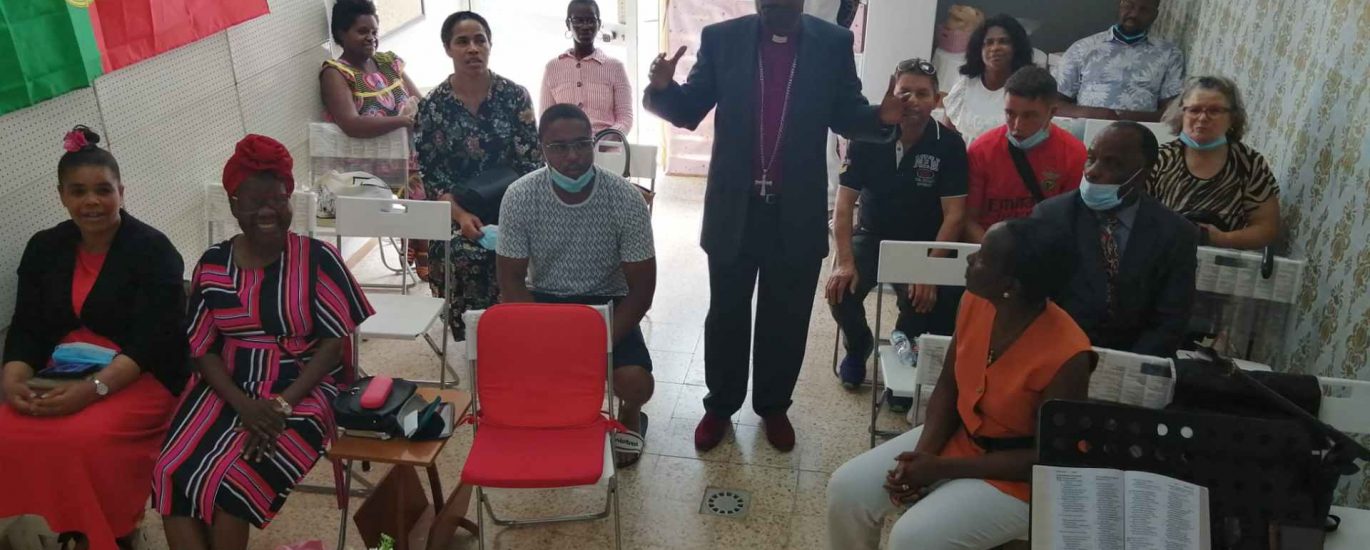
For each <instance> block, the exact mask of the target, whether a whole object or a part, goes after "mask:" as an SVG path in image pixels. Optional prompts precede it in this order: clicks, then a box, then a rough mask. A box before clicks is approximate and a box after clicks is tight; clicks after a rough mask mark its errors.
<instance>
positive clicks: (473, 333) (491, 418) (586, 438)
mask: <svg viewBox="0 0 1370 550" xmlns="http://www.w3.org/2000/svg"><path fill="white" fill-rule="evenodd" d="M465 319H466V327H467V328H466V330H467V337H466V342H467V358H468V360H469V361H470V366H471V381H472V382H471V384H472V387H473V388H474V392H473V395H472V403H471V406H472V410H473V414H472V415H471V418H472V422H473V423H474V424H475V427H476V429H475V441H474V442H473V443H472V444H471V452H470V454H469V455H468V456H467V458H466V466H465V467H464V468H463V469H462V473H461V482H462V483H463V484H466V485H471V486H474V487H475V490H476V502H477V505H476V524H477V526H481V525H482V524H483V523H484V519H485V517H484V516H485V514H486V513H489V514H490V519H491V520H492V521H494V523H495V524H496V525H501V526H521V525H535V524H547V523H562V522H570V521H585V520H594V519H603V518H605V517H608V516H609V515H610V514H611V513H612V514H613V517H614V546H615V548H618V547H620V546H621V544H620V541H621V539H622V532H621V530H620V527H619V505H618V479H617V477H616V475H615V472H614V466H613V453H612V452H611V451H610V437H611V436H612V434H613V432H615V431H618V430H621V429H622V425H621V424H619V423H618V422H617V421H615V420H613V419H614V418H615V416H614V411H613V408H614V402H615V401H616V400H615V399H612V398H610V397H612V396H613V378H612V377H611V376H609V374H610V372H611V370H612V365H613V363H612V361H611V357H610V354H611V352H612V343H611V341H610V337H609V329H608V327H609V326H610V325H609V309H608V308H607V307H591V306H583V305H567V304H501V305H497V306H494V307H492V308H490V309H489V310H485V311H471V312H467V313H466V315H465ZM606 401H607V402H608V403H609V411H608V412H607V413H606V412H604V410H603V405H604V403H605V402H606ZM599 482H604V483H606V486H607V494H606V496H605V502H604V510H603V511H601V512H599V513H594V514H584V515H572V516H557V517H546V518H536V519H519V520H514V519H501V518H500V517H499V516H498V515H496V514H495V511H494V508H493V507H492V506H491V505H490V501H489V499H488V498H487V496H486V495H485V493H484V491H483V488H486V487H496V488H504V489H553V488H563V487H577V486H585V485H595V484H597V483H599ZM479 540H480V548H485V530H484V529H480V530H479Z"/></svg>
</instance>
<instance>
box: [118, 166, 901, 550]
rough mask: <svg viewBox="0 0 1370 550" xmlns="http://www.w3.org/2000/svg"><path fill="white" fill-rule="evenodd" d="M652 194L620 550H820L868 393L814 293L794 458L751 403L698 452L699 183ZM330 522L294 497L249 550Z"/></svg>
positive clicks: (157, 540)
mask: <svg viewBox="0 0 1370 550" xmlns="http://www.w3.org/2000/svg"><path fill="white" fill-rule="evenodd" d="M658 188H659V190H660V194H659V196H658V197H657V203H656V210H655V212H654V218H653V225H654V228H655V231H656V246H657V254H658V262H659V263H658V272H659V274H660V275H659V281H658V285H657V296H656V300H655V305H654V306H653V308H652V310H651V312H650V313H649V316H648V317H649V318H648V319H647V320H646V321H645V322H644V328H645V329H646V332H647V334H648V347H649V348H651V349H652V353H653V360H654V362H655V363H656V376H657V390H656V395H655V397H653V399H652V401H651V402H650V403H649V404H648V405H647V406H646V408H645V410H646V412H647V414H648V415H650V416H651V418H652V423H651V431H650V433H649V434H648V435H647V440H648V446H647V456H646V457H645V458H644V459H643V460H642V462H641V463H639V464H638V465H637V466H636V467H635V468H633V469H630V470H626V471H625V472H623V474H622V478H623V481H622V487H623V491H622V493H621V499H622V507H623V510H624V512H623V518H622V529H623V535H624V548H633V549H706V548H767V549H769V548H803V549H812V548H823V547H825V546H826V541H825V536H826V535H825V533H826V523H825V520H824V517H823V513H824V498H825V497H824V489H825V487H826V486H827V479H828V475H829V474H830V473H831V472H832V470H833V469H834V468H836V467H837V466H839V465H841V464H842V463H843V462H844V461H845V460H847V459H848V458H850V457H852V456H854V455H855V454H857V453H859V452H861V451H862V450H864V449H865V448H866V445H867V437H866V423H867V420H868V417H867V413H866V411H867V410H868V409H867V406H868V403H869V394H867V393H857V394H853V393H848V392H846V391H843V390H842V389H841V388H840V387H839V386H838V385H837V383H836V381H835V380H834V378H833V376H832V374H831V371H830V365H831V360H832V345H833V336H832V335H833V322H832V320H831V318H830V317H829V316H828V315H827V311H826V307H824V306H823V305H822V304H821V302H820V298H819V297H818V296H817V295H815V299H814V315H813V322H812V324H811V328H810V331H809V345H808V354H807V356H806V360H805V363H804V368H803V372H802V374H801V376H800V381H799V385H798V388H797V389H796V391H795V398H794V400H795V404H794V406H793V408H792V409H791V411H790V416H791V418H792V419H793V421H794V424H795V427H796V429H797V431H798V435H799V438H798V444H797V446H796V447H795V449H794V451H792V452H790V453H779V452H777V451H775V450H774V449H773V448H771V446H770V445H769V444H768V443H767V442H766V440H765V435H764V434H763V433H762V432H761V430H760V428H759V427H758V425H759V423H760V422H759V419H758V418H757V417H756V415H755V414H753V413H752V412H751V410H750V406H751V405H750V403H748V404H747V405H745V406H744V409H743V411H742V412H740V413H739V414H738V415H737V416H736V417H734V421H735V422H736V425H735V430H734V433H733V435H730V436H729V437H728V438H727V440H726V441H725V442H724V443H723V444H722V445H720V446H719V447H718V448H716V449H714V450H712V451H710V452H708V453H703V454H700V453H697V452H696V451H695V449H694V443H693V434H694V427H695V422H697V420H698V419H699V417H700V416H701V415H702V414H703V409H702V406H701V404H700V399H701V398H702V397H703V396H704V394H705V393H706V389H705V388H704V386H703V383H704V373H703V367H704V364H703V361H702V357H703V354H702V351H703V343H702V327H703V322H704V315H705V313H706V308H707V304H708V292H709V291H708V279H707V277H706V270H705V257H704V254H703V252H702V251H701V250H700V249H699V247H698V245H697V244H696V243H697V240H698V235H699V223H700V214H701V209H702V197H703V182H702V181H700V180H693V179H666V180H664V181H662V182H661V183H660V185H659V186H658ZM377 263H378V262H376V258H375V256H374V254H373V255H372V256H370V257H369V258H368V260H367V261H366V262H364V263H363V264H362V265H359V266H358V268H357V272H358V274H359V276H360V277H362V278H363V279H366V280H376V279H375V275H376V274H377V273H379V272H380V270H379V269H378V265H377ZM453 349H454V350H457V352H456V353H455V354H454V356H453V357H452V362H453V364H454V365H458V368H459V369H460V370H459V372H462V373H463V386H464V385H465V384H464V382H465V378H466V376H465V374H464V373H465V367H464V365H465V362H464V353H462V351H461V350H462V348H461V347H460V346H455V347H454V348H453ZM362 363H363V365H364V366H366V367H367V368H368V369H369V370H370V371H372V372H383V373H387V374H393V375H400V376H409V377H424V378H428V377H432V376H433V375H435V374H436V368H437V363H436V360H435V359H434V357H433V356H432V355H431V354H430V353H429V352H428V351H427V349H426V346H424V345H423V344H421V343H419V342H413V343H408V342H388V341H387V342H382V341H368V342H366V343H364V344H363V346H362ZM888 421H889V423H890V424H891V425H896V424H898V423H902V420H898V419H888ZM470 442H471V432H470V429H469V428H465V429H463V430H461V431H460V432H459V433H458V435H456V436H455V437H453V438H452V440H451V441H450V442H449V443H448V444H447V448H446V450H445V451H444V454H443V457H442V459H441V462H440V464H441V465H442V467H441V474H442V482H443V485H444V487H446V488H447V489H449V490H450V489H451V488H452V487H455V486H456V483H457V480H458V477H459V470H460V468H461V465H462V461H463V459H464V458H465V455H466V449H467V448H468V446H469V445H470ZM385 471H386V467H384V466H378V467H376V468H375V469H373V471H372V472H371V473H370V474H368V477H369V478H371V479H379V478H380V476H381V475H383V474H384V472H385ZM310 481H312V482H313V483H316V484H331V482H332V469H331V468H329V467H328V466H327V465H321V466H318V467H315V469H314V471H313V473H312V474H311V475H310ZM709 487H720V488H729V489H740V490H743V491H748V492H750V493H751V495H752V508H751V510H750V512H749V513H748V514H747V515H746V517H743V518H720V517H710V516H704V515H700V514H699V508H700V501H701V499H702V497H703V494H704V491H705V490H706V489H707V488H709ZM492 498H493V499H494V501H495V505H496V507H497V508H499V509H502V510H503V511H504V512H507V513H509V514H511V515H518V514H546V513H552V512H558V511H562V510H581V511H590V510H591V509H592V508H593V507H594V506H597V505H600V504H601V503H602V502H603V501H602V500H601V499H602V498H603V495H602V492H598V491H588V490H580V489H576V490H563V491H555V492H548V491H527V492H522V493H518V494H515V493H510V492H502V493H494V494H493V496H492ZM353 510H354V511H355V505H354V508H353ZM471 513H472V514H474V508H473V509H472V511H471ZM338 519H339V511H338V510H337V509H336V507H335V506H334V501H333V497H332V496H331V495H319V494H308V493H296V494H295V495H292V496H291V497H290V501H289V502H288V503H287V504H286V506H285V508H284V510H282V512H281V514H280V516H279V517H278V518H277V519H276V521H275V523H273V524H272V525H271V526H270V527H269V528H268V529H266V530H265V531H254V532H253V539H252V544H251V548H254V549H263V550H274V549H276V548H277V547H279V546H280V545H282V544H287V543H292V542H297V541H302V540H307V539H320V540H322V541H323V542H324V544H325V546H326V547H327V548H333V547H334V545H335V544H336V540H337V526H338ZM349 523H350V522H349ZM349 531H350V534H349V535H348V541H347V542H348V548H361V547H362V543H361V539H360V538H358V536H357V534H356V531H355V529H354V528H351V527H349ZM493 532H494V536H493V544H490V545H489V546H488V547H490V548H500V549H515V548H519V549H522V548H529V549H532V548H557V549H559V550H571V549H577V548H609V547H611V546H610V544H611V542H612V537H613V529H612V524H611V523H610V522H609V521H607V520H606V521H599V522H590V523H581V524H567V525H561V526H556V527H540V528H539V527H533V528H521V529H515V530H508V531H500V530H495V531H493ZM144 533H145V538H146V542H145V544H144V547H146V548H157V549H160V548H165V547H166V546H165V542H164V540H163V536H162V533H161V525H160V521H159V520H158V519H157V518H155V517H149V518H148V520H147V522H146V528H145V530H144ZM474 547H475V543H474V539H473V538H472V537H470V536H469V535H467V534H465V533H464V532H463V533H462V534H460V535H458V539H457V542H456V543H455V544H454V545H453V548H474Z"/></svg>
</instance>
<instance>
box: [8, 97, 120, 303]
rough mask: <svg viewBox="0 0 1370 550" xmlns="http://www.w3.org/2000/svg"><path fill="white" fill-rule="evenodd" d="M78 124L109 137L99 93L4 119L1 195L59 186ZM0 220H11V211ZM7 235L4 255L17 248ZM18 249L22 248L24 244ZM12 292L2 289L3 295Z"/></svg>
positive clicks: (46, 104) (58, 101)
mask: <svg viewBox="0 0 1370 550" xmlns="http://www.w3.org/2000/svg"><path fill="white" fill-rule="evenodd" d="M77 124H85V125H86V126H90V127H91V129H92V130H95V131H96V132H97V133H99V134H100V135H101V136H102V137H107V136H105V131H104V125H103V124H102V123H101V120H100V110H99V107H98V106H97V105H96V103H95V92H94V91H92V90H90V89H85V90H78V91H75V92H72V93H69V94H65V95H62V96H60V97H58V98H56V99H53V100H51V101H45V102H43V103H39V104H38V105H35V106H33V107H29V108H27V109H21V110H18V111H14V112H12V113H8V114H6V115H5V116H2V117H0V135H3V136H6V137H8V138H9V139H7V140H6V141H5V146H4V147H0V166H4V167H5V177H4V178H3V179H0V196H4V195H6V194H8V193H10V192H12V191H14V190H15V189H16V188H18V186H28V185H31V184H33V182H34V181H35V180H43V181H45V182H47V183H51V184H54V185H55V184H56V182H57V161H58V159H60V158H61V157H62V153H63V150H62V137H63V136H64V135H65V134H66V132H67V130H70V129H71V128H72V127H73V126H76V125H77ZM7 204H8V203H7ZM0 217H8V212H6V216H0ZM6 235H7V238H6V240H5V243H4V245H3V247H0V254H9V253H10V252H11V250H12V249H13V248H14V246H13V245H12V244H11V242H10V240H11V239H9V238H8V236H9V235H10V234H8V233H7V234H6ZM18 246H20V247H22V246H23V243H20V244H19V245H18ZM21 251H22V249H21ZM8 290H9V289H5V288H3V287H0V292H5V291H8Z"/></svg>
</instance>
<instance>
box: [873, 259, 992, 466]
mask: <svg viewBox="0 0 1370 550" xmlns="http://www.w3.org/2000/svg"><path fill="white" fill-rule="evenodd" d="M979 249H980V245H978V244H967V243H945V242H927V241H884V242H882V243H880V260H879V262H880V263H879V266H878V267H877V268H876V275H875V281H876V284H877V285H878V288H879V293H878V295H877V298H876V302H875V336H876V338H883V337H882V335H883V334H884V332H883V330H882V321H883V319H882V318H883V317H884V316H883V315H882V313H883V309H884V303H885V292H886V289H889V290H890V291H893V287H892V286H890V285H895V284H905V285H914V284H926V285H938V286H966V265H967V260H968V258H969V257H970V255H971V253H973V252H975V251H977V250H979ZM933 250H952V251H954V252H955V253H956V254H955V257H951V258H939V257H934V256H930V255H929V254H930V253H931V252H932V251H933ZM909 336H910V337H917V335H909ZM875 363H876V364H875V369H874V370H873V378H872V379H871V421H870V444H871V447H874V446H875V442H876V440H877V439H878V438H881V437H893V436H896V435H899V432H891V431H887V430H878V429H876V427H875V422H876V419H877V418H878V417H879V415H880V405H881V399H882V398H883V393H884V392H883V391H881V387H880V386H881V382H880V379H881V377H884V379H885V387H888V388H889V390H890V394H891V395H894V396H895V397H914V396H915V395H916V394H917V392H918V384H917V368H916V367H914V366H907V365H904V364H903V363H901V362H900V361H899V357H898V354H896V353H895V351H894V346H892V345H889V344H887V343H884V341H883V340H881V341H880V346H879V347H878V348H876V353H875Z"/></svg>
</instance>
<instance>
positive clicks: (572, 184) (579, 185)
mask: <svg viewBox="0 0 1370 550" xmlns="http://www.w3.org/2000/svg"><path fill="white" fill-rule="evenodd" d="M547 173H548V174H549V175H551V176H552V183H555V184H556V185H557V187H560V188H561V190H562V191H565V192H567V193H579V192H581V191H582V190H583V189H585V186H586V185H590V182H592V181H594V180H595V167H594V166H591V167H590V169H589V170H586V171H585V173H584V174H581V175H580V177H578V178H575V179H571V178H569V177H566V174H563V173H561V172H558V171H557V169H556V168H552V165H550V164H548V165H547Z"/></svg>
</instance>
